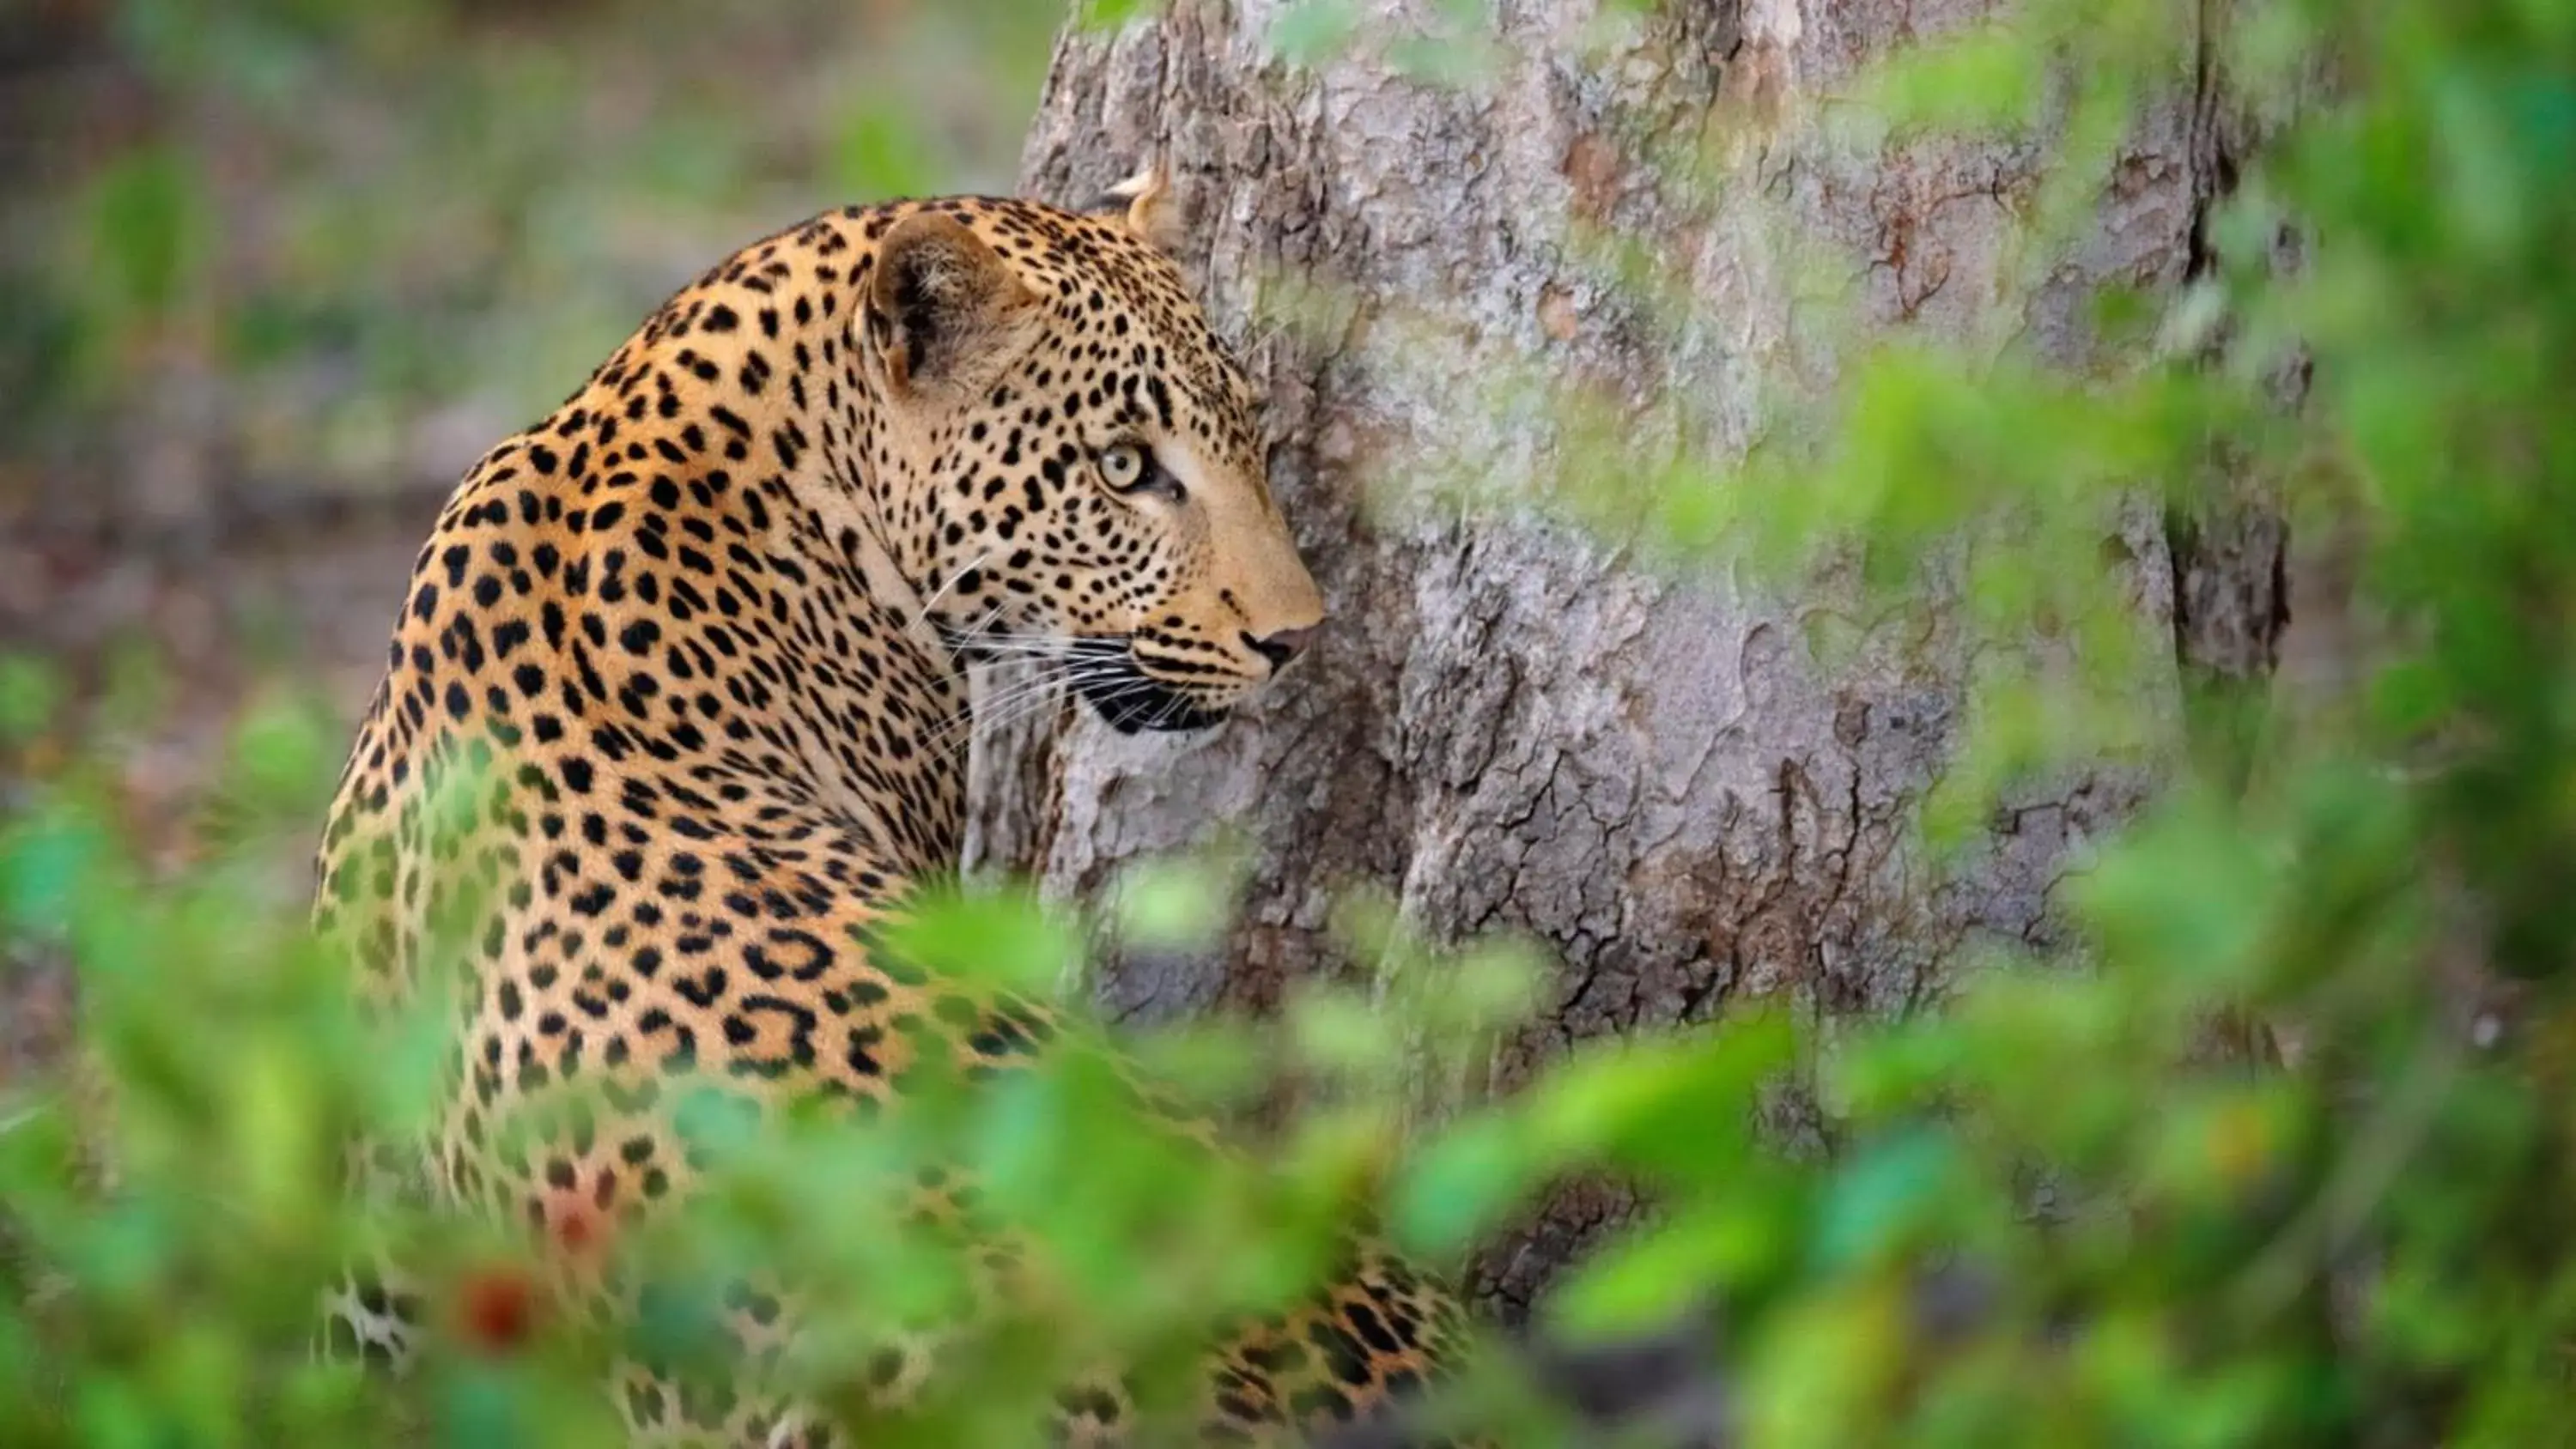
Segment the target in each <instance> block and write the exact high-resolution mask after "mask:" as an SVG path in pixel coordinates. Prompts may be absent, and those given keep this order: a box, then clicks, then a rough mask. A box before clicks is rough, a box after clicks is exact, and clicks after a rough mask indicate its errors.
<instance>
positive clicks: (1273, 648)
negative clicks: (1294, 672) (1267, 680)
mask: <svg viewBox="0 0 2576 1449" xmlns="http://www.w3.org/2000/svg"><path fill="white" fill-rule="evenodd" d="M1314 638H1315V630H1314V627H1313V626H1312V625H1309V626H1307V627H1306V628H1303V629H1282V630H1280V631H1279V632H1278V633H1276V634H1272V635H1269V636H1267V637H1265V638H1260V639H1255V638H1254V637H1252V636H1251V635H1250V634H1248V633H1247V634H1245V635H1244V636H1243V642H1244V644H1245V645H1246V646H1247V647H1249V648H1250V649H1251V650H1252V652H1253V653H1255V654H1258V655H1260V656H1261V657H1262V658H1264V659H1267V660H1269V661H1270V672H1271V673H1273V674H1276V673H1278V672H1279V671H1280V670H1282V669H1285V668H1287V667H1288V665H1289V663H1290V661H1292V660H1294V659H1295V658H1296V657H1297V656H1298V655H1300V654H1303V653H1305V652H1306V646H1307V645H1308V644H1309V643H1311V642H1313V640H1314Z"/></svg>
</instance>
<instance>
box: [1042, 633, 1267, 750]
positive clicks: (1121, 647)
mask: <svg viewBox="0 0 2576 1449" xmlns="http://www.w3.org/2000/svg"><path fill="white" fill-rule="evenodd" d="M1071 653H1072V659H1073V671H1072V678H1073V688H1074V692H1075V693H1077V694H1079V695H1081V696H1082V698H1083V701H1084V703H1086V704H1089V705H1090V706H1091V710H1092V713H1094V714H1097V715H1099V716H1100V718H1101V719H1102V720H1103V721H1105V722H1106V723H1107V724H1108V725H1109V727H1110V728H1111V729H1114V730H1116V731H1118V732H1119V733H1120V734H1122V735H1132V734H1135V733H1137V732H1138V731H1140V730H1155V731H1183V730H1205V729H1214V728H1215V727H1217V726H1218V725H1221V724H1223V723H1225V722H1226V720H1227V719H1228V718H1229V717H1230V715H1231V713H1232V712H1231V711H1230V710H1226V709H1223V708H1218V707H1215V706H1211V705H1207V704H1203V703H1201V702H1200V701H1198V700H1196V699H1194V698H1192V697H1191V696H1190V695H1188V694H1186V693H1184V692H1183V691H1181V690H1179V689H1177V688H1175V687H1173V686H1171V685H1169V684H1165V683H1164V682H1163V681H1161V680H1159V679H1156V678H1154V677H1153V676H1152V675H1150V674H1147V673H1146V672H1145V671H1144V669H1143V667H1142V666H1140V665H1138V664H1137V662H1136V655H1135V652H1134V650H1133V649H1132V648H1131V647H1130V646H1129V644H1128V641H1127V640H1125V639H1117V638H1110V639H1077V640H1075V641H1074V643H1073V648H1072V651H1071Z"/></svg>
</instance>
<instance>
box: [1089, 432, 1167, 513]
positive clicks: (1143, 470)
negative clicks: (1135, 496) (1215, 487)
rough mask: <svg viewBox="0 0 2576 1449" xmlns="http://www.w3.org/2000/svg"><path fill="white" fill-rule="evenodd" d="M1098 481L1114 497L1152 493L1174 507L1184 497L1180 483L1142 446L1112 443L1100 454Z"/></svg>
mask: <svg viewBox="0 0 2576 1449" xmlns="http://www.w3.org/2000/svg"><path fill="white" fill-rule="evenodd" d="M1100 480H1101V481H1102V482H1104V483H1106V484H1108V485H1109V489H1110V491H1111V492H1113V493H1151V494H1153V495H1154V496H1155V497H1157V498H1165V499H1169V500H1170V501H1172V502H1174V503H1178V502H1180V501H1181V499H1182V497H1183V496H1184V495H1183V493H1182V490H1181V480H1180V479H1178V478H1175V477H1173V476H1172V475H1171V473H1170V472H1169V471H1168V470H1166V469H1165V468H1164V467H1163V465H1162V464H1160V463H1157V462H1155V461H1154V453H1153V450H1152V449H1150V448H1148V447H1146V446H1145V445H1144V444H1142V443H1112V444H1110V445H1109V446H1108V447H1106V448H1104V449H1102V450H1101V452H1100Z"/></svg>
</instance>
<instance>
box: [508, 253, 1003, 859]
mask: <svg viewBox="0 0 2576 1449" xmlns="http://www.w3.org/2000/svg"><path fill="white" fill-rule="evenodd" d="M855 226H856V223H852V222H848V221H840V222H834V221H830V220H827V221H825V222H818V223H812V224H809V225H808V226H806V227H804V228H801V229H799V230H798V231H796V232H794V233H789V234H786V235H784V236H781V237H777V238H772V239H770V240H769V241H767V242H763V243H759V244H756V245H755V246H753V247H751V248H748V249H746V250H745V251H744V252H743V253H741V254H738V255H737V256H736V257H735V258H734V259H733V260H731V261H730V262H728V263H726V264H725V265H724V266H722V267H719V268H717V269H716V270H715V271H713V272H711V273H710V274H709V275H708V276H707V277H706V278H704V279H702V280H701V282H700V283H699V284H698V285H697V286H695V287H693V288H691V289H690V290H688V291H686V292H683V293H682V294H680V295H679V296H678V297H676V298H674V299H673V300H672V301H671V302H670V303H669V304H668V305H666V306H665V307H664V308H663V309H662V310H661V311H660V312H659V313H657V314H656V315H655V316H654V318H653V319H652V320H651V321H649V322H648V323H647V324H646V325H645V327H644V328H643V329H642V330H641V331H639V332H638V333H637V334H636V336H635V337H634V338H632V339H630V341H629V342H628V343H627V345H626V346H625V347H623V348H621V349H620V350H619V351H618V353H617V354H616V355H615V356H613V357H612V358H611V359H610V360H609V361H608V363H607V364H605V365H603V366H602V368H601V369H600V370H599V372H598V373H596V374H595V375H594V376H593V378H592V380H591V382H590V384H589V385H588V386H587V387H586V388H585V389H584V391H583V392H582V393H580V394H577V395H576V396H575V397H574V398H572V399H571V400H570V401H568V402H567V403H566V404H565V406H564V407H563V408H562V409H560V410H558V412H557V413H556V414H555V415H554V416H553V417H552V418H550V419H549V420H548V421H547V422H546V423H544V424H541V425H540V426H539V427H538V428H536V429H533V430H531V431H530V432H529V433H527V434H523V435H522V437H521V438H520V439H519V440H518V441H517V444H516V457H515V458H514V459H508V458H502V455H501V454H496V455H495V456H496V459H501V461H502V462H503V463H504V464H505V466H506V465H511V464H515V465H516V466H514V467H507V471H510V472H512V473H515V474H517V475H518V477H516V478H514V479H513V480H512V481H511V483H508V484H504V485H502V486H503V487H505V488H506V487H509V486H513V485H514V484H515V485H517V486H526V485H527V483H530V482H533V483H536V484H540V485H542V489H541V491H542V494H543V496H544V499H545V501H542V502H540V503H539V504H538V506H537V512H538V515H539V517H540V520H541V521H542V523H543V524H545V525H549V526H547V527H545V528H544V531H545V532H547V533H549V534H551V535H552V536H553V537H552V542H553V546H554V549H555V550H556V551H557V552H559V553H560V554H561V556H562V558H563V560H564V563H563V565H562V569H561V572H560V574H559V575H558V576H557V577H556V578H555V579H554V580H552V582H553V584H554V588H553V590H552V592H554V593H555V594H557V595H559V598H558V599H556V600H555V601H553V602H554V603H555V612H554V613H553V614H551V615H548V614H547V611H546V610H545V608H544V607H543V606H542V605H541V606H540V607H539V609H538V611H537V612H538V613H539V615H540V616H541V617H553V618H556V619H558V620H561V621H563V622H561V623H558V624H557V625H556V626H555V627H554V628H551V629H548V630H546V631H545V632H546V634H547V636H548V642H549V643H553V644H555V646H556V647H557V648H558V649H559V650H560V651H561V653H562V654H563V655H564V658H565V663H566V664H567V665H568V666H569V667H568V669H567V670H566V671H564V672H565V673H566V674H567V675H568V677H569V678H570V679H572V680H574V681H577V682H578V687H579V688H581V689H582V690H583V691H584V692H585V693H586V694H588V695H589V696H590V698H589V699H588V701H587V703H588V704H590V705H591V706H592V707H593V708H592V710H591V712H592V713H593V714H594V715H595V716H596V715H605V716H607V718H605V719H597V718H595V719H593V720H592V721H589V722H588V723H589V729H588V731H587V733H588V736H589V739H590V742H591V746H592V750H593V752H594V753H598V754H602V755H607V756H611V757H612V759H611V760H609V761H608V762H607V763H610V764H613V765H614V766H615V768H616V769H617V770H618V772H619V773H621V774H623V775H626V776H628V777H629V778H634V777H638V776H650V777H653V778H654V780H655V781H656V782H657V783H658V785H659V786H660V787H662V788H672V787H676V788H677V789H678V790H679V791H681V792H683V794H684V796H685V798H688V799H691V800H695V801H699V802H704V803H705V804H706V805H707V806H708V807H709V808H710V809H712V810H714V811H715V812H716V813H718V814H720V815H722V816H724V817H726V818H727V820H728V821H729V824H730V828H732V829H734V830H737V831H740V832H743V833H746V834H749V835H751V836H752V837H754V838H769V837H773V836H775V837H780V838H790V837H792V838H796V839H804V838H807V837H809V836H810V835H811V834H812V833H813V832H814V831H815V830H816V829H817V828H818V822H819V825H820V828H822V829H824V830H826V831H828V832H831V833H835V834H837V835H839V836H842V837H844V838H846V840H848V841H849V842H851V843H853V844H854V845H856V846H857V847H859V848H861V849H862V850H863V851H864V852H865V853H866V854H867V855H868V856H870V857H871V858H874V859H879V860H881V861H882V862H883V863H884V865H885V866H886V867H887V868H888V869H890V870H893V871H895V872H899V873H901V874H903V875H907V876H920V875H926V874H937V873H946V872H949V871H953V870H954V869H955V868H956V865H957V862H958V858H959V854H960V851H961V850H962V842H963V819H964V793H965V775H966V751H967V746H968V737H969V735H970V734H971V716H970V714H969V708H970V705H969V699H970V694H969V689H968V680H967V678H966V675H965V672H964V668H963V665H962V664H961V662H960V661H959V660H958V659H957V658H956V657H955V656H954V654H953V653H952V652H951V651H950V650H949V649H948V648H947V646H946V645H945V644H944V642H943V641H942V640H941V639H940V638H939V636H938V633H937V630H936V629H935V627H934V626H933V625H932V624H931V623H930V621H929V620H928V619H927V618H926V617H925V610H924V607H923V601H922V599H921V597H920V595H919V593H918V591H917V590H916V589H915V588H914V587H913V586H912V584H911V582H910V581H909V580H908V579H907V578H906V577H905V575H904V573H903V570H902V568H901V566H900V564H899V562H898V556H897V554H896V552H895V550H894V549H892V548H890V547H888V540H887V538H886V535H885V526H884V519H883V515H882V512H881V510H882V508H883V506H884V500H883V499H882V498H881V497H880V495H879V490H878V488H877V486H876V481H877V480H876V479H875V477H874V476H873V472H874V469H873V464H872V460H871V448H870V444H871V442H872V440H873V438H874V436H875V432H874V430H875V428H876V426H877V420H878V418H879V416H880V414H881V409H880V407H879V405H878V402H877V399H876V398H875V397H874V395H873V393H872V391H871V390H870V388H869V386H868V384H867V382H866V380H865V379H864V377H863V375H862V370H861V368H860V367H859V365H858V358H857V353H856V351H855V350H854V348H853V347H852V345H851V339H850V327H849V323H850V321H851V320H852V318H853V316H854V311H853V303H854V300H855V297H856V279H857V278H858V277H861V276H864V268H863V265H862V263H861V260H860V259H861V258H862V257H863V256H864V249H863V247H862V246H861V245H860V244H857V243H855V242H854V241H853V239H852V238H853V235H854V234H855V230H854V229H855ZM845 228H852V229H853V230H846V231H845ZM503 451H504V452H507V451H509V449H508V447H507V446H506V445H505V449H504V450H503ZM529 474H535V475H537V476H536V477H535V478H534V479H528V477H527V475H529ZM557 500H559V501H557ZM647 580H651V582H650V583H648V582H647ZM719 678H721V679H722V680H723V682H722V683H718V682H717V681H718V679H719Z"/></svg>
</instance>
